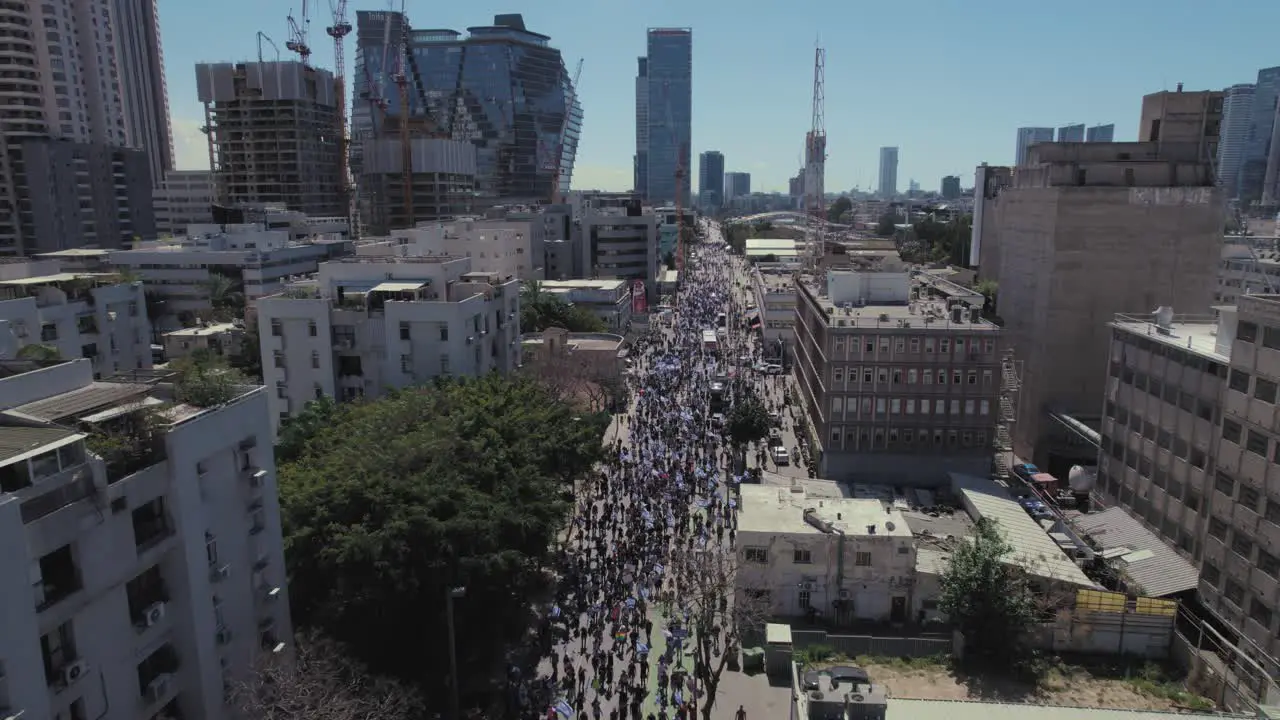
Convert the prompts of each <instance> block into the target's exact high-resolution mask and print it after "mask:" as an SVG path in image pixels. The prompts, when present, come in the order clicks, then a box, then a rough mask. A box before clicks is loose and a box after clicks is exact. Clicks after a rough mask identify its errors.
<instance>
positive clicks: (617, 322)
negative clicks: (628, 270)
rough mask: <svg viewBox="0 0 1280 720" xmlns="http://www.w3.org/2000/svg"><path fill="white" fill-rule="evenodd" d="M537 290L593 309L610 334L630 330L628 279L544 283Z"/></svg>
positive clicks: (546, 281)
mask: <svg viewBox="0 0 1280 720" xmlns="http://www.w3.org/2000/svg"><path fill="white" fill-rule="evenodd" d="M538 287H539V288H540V289H541V290H542V292H545V293H550V294H552V295H555V296H557V297H559V298H560V299H561V300H564V301H565V302H567V303H570V304H572V305H578V306H580V307H583V308H586V309H588V310H590V311H591V312H592V313H594V314H595V316H596V317H598V318H600V319H601V320H603V321H604V324H605V326H606V327H608V328H609V332H612V333H623V334H625V333H626V332H627V331H628V330H630V328H631V285H630V283H628V282H627V281H625V280H544V281H543V282H540V283H538Z"/></svg>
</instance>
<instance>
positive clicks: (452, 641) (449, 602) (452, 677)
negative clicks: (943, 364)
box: [444, 587, 467, 720]
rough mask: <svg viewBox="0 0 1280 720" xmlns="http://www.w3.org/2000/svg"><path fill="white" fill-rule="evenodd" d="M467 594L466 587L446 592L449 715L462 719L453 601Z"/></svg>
mask: <svg viewBox="0 0 1280 720" xmlns="http://www.w3.org/2000/svg"><path fill="white" fill-rule="evenodd" d="M466 596H467V589H466V588H465V587H450V588H449V589H447V590H446V591H445V593H444V612H445V622H446V623H448V625H449V686H450V687H449V717H450V718H451V720H462V716H461V714H460V712H459V710H458V706H459V703H458V685H459V683H458V645H457V638H456V635H455V632H454V628H453V601H454V600H455V599H459V598H464V597H466Z"/></svg>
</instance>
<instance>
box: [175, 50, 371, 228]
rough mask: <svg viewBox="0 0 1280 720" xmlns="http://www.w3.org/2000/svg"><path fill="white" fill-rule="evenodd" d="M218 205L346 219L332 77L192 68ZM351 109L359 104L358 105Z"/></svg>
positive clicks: (297, 70) (252, 65) (251, 65)
mask: <svg viewBox="0 0 1280 720" xmlns="http://www.w3.org/2000/svg"><path fill="white" fill-rule="evenodd" d="M196 94H197V96H198V97H199V100H200V102H201V103H203V104H204V108H205V116H206V117H207V118H208V126H209V132H208V136H209V155H210V163H211V165H212V169H213V178H214V186H215V191H216V196H217V198H218V201H219V202H220V203H222V204H224V205H229V206H236V205H265V204H271V205H278V206H283V207H286V208H288V209H290V210H296V211H298V212H303V213H306V214H308V215H318V216H334V215H337V216H344V217H345V216H346V215H347V214H348V206H347V199H346V198H345V197H344V192H343V190H342V188H341V187H340V184H339V177H338V174H339V167H340V163H339V157H338V144H337V143H335V142H330V141H329V140H327V138H328V137H329V136H330V135H332V133H333V130H334V128H336V127H337V126H338V113H339V112H340V108H338V106H337V98H336V97H335V96H334V87H333V73H331V72H329V71H327V70H321V69H320V68H314V67H309V66H306V65H303V64H302V63H301V62H298V61H293V60H290V61H275V62H248V63H218V64H206V63H201V64H198V65H196ZM356 105H357V106H359V105H360V103H357V104H356Z"/></svg>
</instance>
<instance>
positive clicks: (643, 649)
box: [636, 640, 649, 655]
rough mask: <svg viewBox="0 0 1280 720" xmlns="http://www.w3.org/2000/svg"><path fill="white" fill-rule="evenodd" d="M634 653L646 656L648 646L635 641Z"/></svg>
mask: <svg viewBox="0 0 1280 720" xmlns="http://www.w3.org/2000/svg"><path fill="white" fill-rule="evenodd" d="M636 652H637V653H638V654H640V655H648V654H649V646H648V645H645V644H644V643H642V642H640V641H639V640H637V641H636Z"/></svg>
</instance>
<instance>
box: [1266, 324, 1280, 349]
mask: <svg viewBox="0 0 1280 720" xmlns="http://www.w3.org/2000/svg"><path fill="white" fill-rule="evenodd" d="M1262 346H1263V347H1267V348H1271V349H1272V350H1280V328H1273V327H1264V328H1262Z"/></svg>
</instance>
